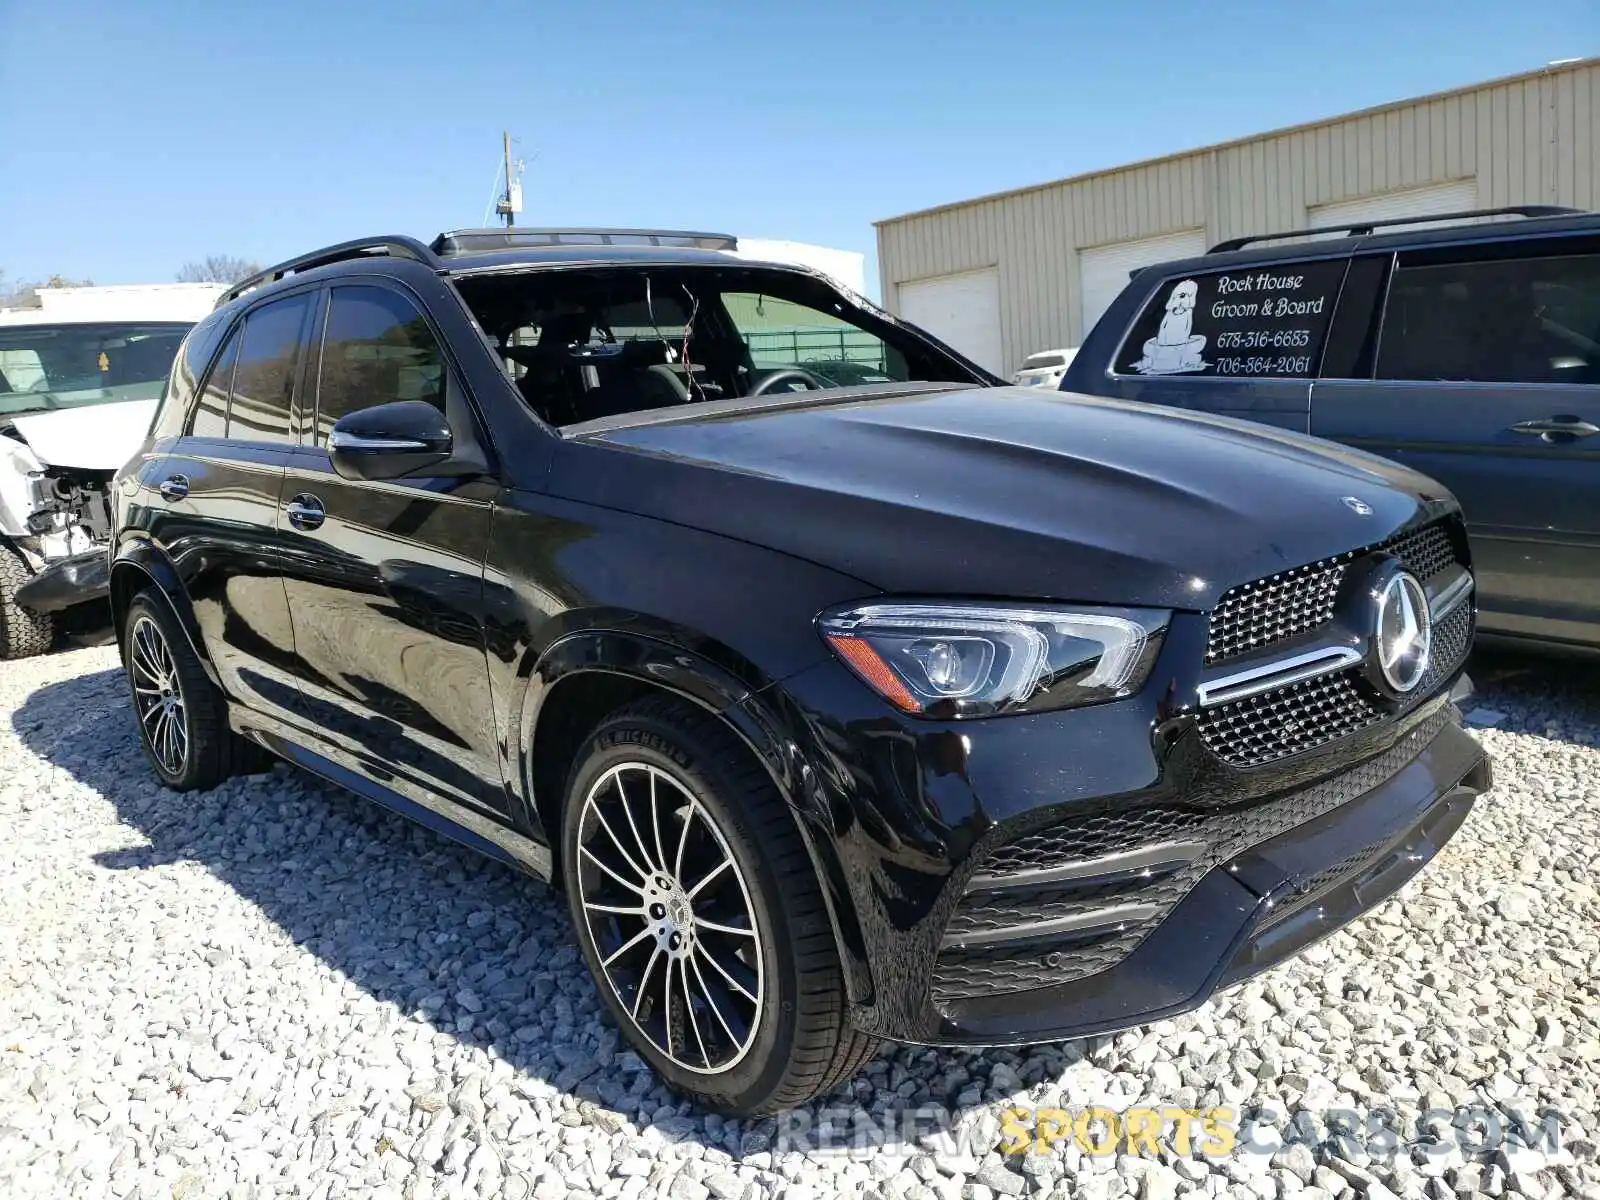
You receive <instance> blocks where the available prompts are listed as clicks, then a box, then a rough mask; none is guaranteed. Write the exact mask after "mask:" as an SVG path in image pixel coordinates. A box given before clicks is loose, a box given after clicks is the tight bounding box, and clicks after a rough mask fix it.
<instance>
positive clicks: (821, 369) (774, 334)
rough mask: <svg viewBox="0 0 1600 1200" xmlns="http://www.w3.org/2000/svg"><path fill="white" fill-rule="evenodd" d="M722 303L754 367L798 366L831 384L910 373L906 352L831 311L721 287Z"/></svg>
mask: <svg viewBox="0 0 1600 1200" xmlns="http://www.w3.org/2000/svg"><path fill="white" fill-rule="evenodd" d="M722 304H723V307H724V308H725V309H726V310H727V313H728V317H729V319H730V320H731V321H732V322H733V324H734V327H735V328H736V329H737V330H738V332H739V337H740V339H741V340H742V341H743V342H744V344H745V348H746V349H747V350H748V352H749V356H750V365H751V366H752V367H754V368H755V369H756V370H757V371H779V370H784V369H785V368H797V369H799V370H802V371H805V372H807V373H808V374H810V375H813V376H816V377H817V378H819V379H821V380H822V381H823V382H824V383H825V384H827V385H828V386H831V387H852V386H855V385H857V384H863V383H889V382H896V383H901V382H904V381H906V380H907V379H909V378H910V375H909V373H908V372H907V369H906V360H905V357H904V355H902V354H901V353H900V352H899V351H898V350H897V349H895V348H894V347H893V346H890V345H888V344H887V343H886V342H885V341H884V340H883V339H882V338H880V337H877V336H876V335H874V334H871V333H869V332H867V331H866V330H865V329H862V328H861V327H860V326H858V325H856V324H855V323H853V322H851V321H847V320H846V319H845V318H843V317H842V316H839V315H837V314H835V313H830V312H823V311H822V310H820V309H816V308H812V307H810V306H809V305H805V304H800V303H797V302H796V301H793V300H785V299H782V298H781V297H778V296H768V295H763V294H762V293H760V292H724V293H723V294H722Z"/></svg>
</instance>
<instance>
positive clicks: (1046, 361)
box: [1022, 354, 1067, 371]
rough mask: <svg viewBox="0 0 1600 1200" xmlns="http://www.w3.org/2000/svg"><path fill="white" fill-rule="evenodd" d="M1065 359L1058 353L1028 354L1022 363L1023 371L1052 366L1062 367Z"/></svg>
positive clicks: (1065, 361) (1041, 369)
mask: <svg viewBox="0 0 1600 1200" xmlns="http://www.w3.org/2000/svg"><path fill="white" fill-rule="evenodd" d="M1066 365H1067V360H1066V359H1064V358H1062V357H1061V355H1059V354H1030V355H1029V356H1028V358H1027V361H1025V362H1024V363H1023V364H1022V369H1023V370H1024V371H1043V370H1046V369H1050V368H1054V367H1064V366H1066Z"/></svg>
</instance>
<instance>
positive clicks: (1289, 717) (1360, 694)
mask: <svg viewBox="0 0 1600 1200" xmlns="http://www.w3.org/2000/svg"><path fill="white" fill-rule="evenodd" d="M1471 640H1472V606H1471V605H1470V604H1463V605H1462V606H1461V607H1460V608H1458V609H1456V610H1455V612H1453V613H1451V614H1450V615H1449V616H1447V617H1445V619H1444V620H1443V621H1440V622H1439V624H1437V625H1435V626H1434V629H1433V662H1432V664H1431V665H1430V666H1429V667H1428V672H1427V674H1426V675H1424V676H1423V679H1422V683H1421V684H1419V685H1418V687H1417V689H1416V691H1415V692H1413V693H1412V697H1413V699H1411V700H1410V701H1409V704H1411V705H1415V704H1417V703H1419V702H1420V701H1421V700H1423V699H1424V698H1425V697H1427V696H1428V695H1430V694H1432V693H1433V692H1434V690H1435V689H1437V688H1438V686H1439V685H1440V684H1441V683H1443V682H1444V680H1445V679H1446V678H1448V677H1449V676H1450V675H1451V674H1452V673H1453V672H1454V671H1455V669H1456V668H1457V667H1458V666H1460V665H1461V660H1462V659H1463V658H1465V657H1466V655H1467V650H1468V648H1469V644H1470V642H1471ZM1358 677H1359V668H1356V667H1352V668H1350V669H1349V670H1347V671H1340V672H1338V673H1337V674H1334V675H1323V676H1320V677H1318V678H1316V679H1307V680H1304V681H1302V682H1300V683H1291V684H1289V685H1288V686H1287V687H1281V688H1274V689H1273V690H1272V691H1270V692H1262V693H1261V694H1260V695H1257V696H1247V697H1245V698H1244V699H1242V700H1234V701H1230V702H1229V703H1227V704H1219V705H1217V707H1215V708H1211V709H1207V710H1206V711H1205V712H1204V713H1202V714H1201V716H1200V737H1201V740H1202V741H1204V742H1205V744H1206V747H1207V748H1208V749H1209V750H1210V751H1211V752H1212V753H1213V754H1215V755H1216V756H1217V757H1218V758H1220V759H1222V760H1223V761H1224V762H1228V763H1232V764H1233V765H1234V766H1236V767H1259V766H1262V765H1264V764H1266V763H1270V762H1276V761H1277V760H1279V759H1281V758H1288V757H1289V756H1290V755H1291V754H1300V753H1303V752H1304V751H1307V750H1314V749H1316V748H1317V747H1319V746H1325V745H1327V744H1328V743H1329V742H1332V741H1337V740H1338V739H1339V738H1342V737H1346V736H1348V735H1349V734H1352V733H1356V732H1358V731H1359V730H1362V729H1365V728H1367V727H1368V726H1369V725H1376V724H1377V723H1378V722H1380V721H1383V720H1385V719H1386V718H1387V716H1388V713H1387V712H1386V710H1384V709H1382V708H1380V707H1378V705H1377V704H1376V703H1374V702H1373V701H1372V700H1370V699H1369V698H1368V696H1367V693H1366V692H1364V691H1363V690H1362V687H1361V685H1360V684H1359V683H1358V682H1357V679H1358Z"/></svg>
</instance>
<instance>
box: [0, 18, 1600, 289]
mask: <svg viewBox="0 0 1600 1200" xmlns="http://www.w3.org/2000/svg"><path fill="white" fill-rule="evenodd" d="M1597 51H1600V4H1597V3H1596V0H1522V2H1519V3H1516V4H1505V3H1495V2H1490V0H1455V2H1453V3H1446V2H1443V0H1342V2H1340V3H1337V4H1331V5H1309V4H1300V3H1283V2H1282V0H1203V2H1196V0H1184V2H1181V3H1179V2H1175V0H1117V2H1115V3H1109V4H1100V5H1095V6H1089V5H1085V4H1080V3H1073V2H1071V0H1049V2H1046V0H1033V2H1025V3H1024V2H1017V3H1010V4H1005V3H992V2H991V3H975V2H970V0H969V2H963V3H949V2H945V0H920V2H919V3H915V4H908V3H902V4H893V3H882V2H879V0H812V2H811V3H806V4H797V3H785V4H774V3H770V2H767V3H763V2H761V0H756V2H755V3H744V4H739V5H733V4H708V3H701V2H699V0H667V2H665V3H653V4H641V3H637V2H636V0H603V2H591V3H584V4H559V5H558V4H551V3H549V2H548V0H531V2H530V0H522V2H520V3H513V2H496V3H471V2H463V0H457V2H455V3H441V2H439V0H424V2H418V0H389V2H387V3H385V4H383V5H344V4H340V3H337V0H316V2H311V0H272V2H271V3H257V2H256V0H235V2H230V0H224V2H220V3H219V2H217V0H208V2H205V3H202V2H200V0H138V2H137V3H129V2H127V0H117V2H115V3H112V2H110V0H0V270H4V271H5V272H6V275H7V276H8V277H9V278H10V279H12V280H16V279H19V278H33V277H38V276H42V275H46V274H49V273H51V272H60V273H62V274H66V275H71V276H91V277H93V278H94V280H95V281H96V282H100V283H126V282H140V281H158V280H167V279H170V278H171V277H172V275H173V273H174V272H175V271H176V270H177V269H178V268H179V266H180V265H181V264H182V263H184V262H185V261H187V260H190V259H196V258H200V257H202V256H204V255H206V254H209V253H227V254H236V255H241V256H245V257H248V258H254V259H257V260H260V261H263V262H270V261H273V260H275V259H279V258H283V257H286V256H288V255H291V254H294V253H298V252H300V251H303V250H306V249H310V248H314V247H315V246H317V245H320V244H323V243H326V242H331V241H337V240H341V239H343V238H346V237H353V236H360V235H364V234H371V233H378V232H406V233H414V234H418V235H422V236H425V237H430V236H431V235H432V234H434V233H436V232H438V231H439V230H441V229H445V228H454V227H461V226H472V225H477V224H479V223H481V220H482V218H483V214H484V209H485V206H486V204H487V203H488V201H489V199H490V195H491V191H492V184H493V175H494V172H495V168H496V163H497V157H498V154H499V147H500V130H501V128H502V127H503V126H509V127H510V128H511V130H512V131H513V133H514V134H515V135H516V136H517V138H518V142H517V144H516V147H515V150H516V153H517V154H518V155H520V156H521V157H522V158H524V159H526V160H527V174H526V190H527V212H526V214H525V216H524V218H523V219H524V222H525V223H527V224H578V225H587V224H615V225H660V226H669V227H693V228H705V229H718V230H726V231H729V232H733V233H742V234H746V235H749V236H762V237H780V238H791V239H795V240H800V241H812V242H820V243H823V244H827V245H834V246H841V247H846V248H849V249H855V250H862V251H866V252H867V253H868V254H869V255H870V254H871V252H872V250H873V230H872V221H873V220H875V219H879V218H883V217H887V216H892V215H895V214H898V213H901V212H905V211H908V210H911V209H916V208H922V207H927V206H929V205H933V204H939V203H943V202H947V201H951V200H959V199H964V198H968V197H971V196H976V195H979V194H981V193H984V192H991V191H996V190H1000V189H1004V188H1009V187H1016V186H1020V185H1025V184H1029V183H1035V182H1041V181H1044V180H1048V179H1053V178H1059V177H1062V176H1065V175H1071V174H1076V173H1078V172H1081V171H1087V170H1093V169H1095V168H1099V167H1106V166H1113V165H1116V164H1118V163H1124V162H1129V161H1132V160H1134V159H1139V158H1146V157H1150V156H1152V155H1158V154H1165V153H1169V152H1172V151H1176V150H1182V149H1185V148H1187V147H1192V146H1197V145H1201V144H1204V143H1207V142H1214V141H1219V140H1223V139H1226V138H1230V137H1236V136H1240V135H1244V134H1249V133H1253V132H1257V131H1261V130H1265V129H1270V128H1273V127H1277V126H1281V125H1288V124H1293V123H1296V122H1299V121H1304V120H1309V119H1313V118H1317V117H1322V116H1328V115H1333V114H1337V113H1340V112H1344V111H1348V110H1350V109H1352V108H1358V107H1363V106H1367V105H1371V104H1378V103H1383V102H1385V101H1389V100H1398V99H1403V98H1405V97H1407V96H1412V95H1416V94H1420V93H1423V92H1428V91H1435V90H1439V89H1441V88H1447V87H1452V86H1457V85H1461V84H1468V83H1473V82H1477V81H1479V80H1483V79H1487V78H1491V77H1494V76H1498V75H1505V74H1510V73H1514V72H1518V71H1523V70H1529V69H1532V68H1536V67H1539V66H1541V65H1543V64H1545V63H1546V62H1548V61H1550V60H1551V59H1556V58H1564V57H1570V56H1576V55H1585V54H1593V53H1596V52H1597ZM875 273H876V269H875V267H873V266H869V278H872V277H873V276H875Z"/></svg>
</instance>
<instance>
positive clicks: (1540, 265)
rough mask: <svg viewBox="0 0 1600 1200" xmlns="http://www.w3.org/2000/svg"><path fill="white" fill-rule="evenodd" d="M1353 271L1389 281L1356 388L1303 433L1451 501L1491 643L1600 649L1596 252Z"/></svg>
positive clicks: (1571, 247) (1539, 250)
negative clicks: (1370, 457) (1402, 471)
mask: <svg viewBox="0 0 1600 1200" xmlns="http://www.w3.org/2000/svg"><path fill="white" fill-rule="evenodd" d="M1358 270H1359V271H1360V272H1362V273H1363V274H1364V275H1370V276H1371V277H1373V278H1381V276H1382V275H1383V274H1385V273H1387V274H1388V285H1387V289H1386V292H1385V291H1383V290H1381V289H1380V290H1379V291H1378V292H1377V295H1378V296H1379V297H1380V301H1379V302H1376V303H1375V304H1374V305H1373V306H1371V308H1370V313H1369V320H1368V324H1369V325H1370V330H1371V333H1370V336H1369V337H1368V338H1367V339H1366V340H1367V347H1368V348H1367V350H1366V352H1365V353H1363V354H1358V355H1355V356H1352V358H1351V359H1350V373H1351V374H1355V375H1359V376H1361V378H1356V379H1323V380H1319V381H1318V382H1317V384H1316V386H1315V389H1314V393H1313V405H1312V431H1313V432H1314V433H1317V434H1319V435H1321V436H1323V437H1330V438H1336V439H1338V440H1339V441H1343V442H1347V443H1349V444H1351V445H1354V446H1360V447H1362V448H1363V449H1367V450H1371V451H1373V452H1375V453H1378V454H1382V455H1384V456H1386V457H1389V458H1393V459H1396V460H1398V461H1400V462H1403V463H1405V464H1406V465H1407V466H1411V467H1414V468H1416V469H1417V470H1419V471H1422V472H1425V473H1426V474H1429V475H1432V476H1434V477H1435V478H1437V479H1438V480H1440V481H1441V482H1442V483H1444V484H1445V485H1446V486H1447V487H1449V488H1450V490H1451V491H1453V492H1454V493H1455V494H1456V497H1457V498H1458V499H1459V500H1460V501H1461V506H1462V509H1463V511H1464V512H1465V514H1466V518H1467V522H1468V526H1469V530H1470V533H1471V535H1472V540H1473V553H1474V557H1475V560H1476V566H1477V576H1478V587H1479V603H1480V606H1481V609H1482V617H1481V621H1480V624H1481V627H1482V628H1483V629H1484V630H1485V631H1488V632H1497V633H1503V634H1513V635H1521V636H1529V637H1536V638H1542V639H1551V640H1562V641H1579V642H1591V643H1593V642H1600V238H1586V239H1570V238H1569V239H1561V240H1559V241H1556V240H1553V239H1526V240H1518V241H1506V242H1500V243H1495V244H1492V245H1480V246H1468V247H1460V246H1457V247H1444V248H1433V249H1428V250H1418V251H1411V252H1403V253H1401V254H1399V255H1397V256H1394V257H1393V259H1392V260H1391V258H1390V256H1387V255H1385V256H1382V257H1381V258H1375V259H1367V260H1363V262H1362V263H1361V264H1360V265H1359V267H1358ZM1352 277H1353V278H1354V275H1353V276H1352ZM1352 311H1353V310H1352ZM1342 321H1343V311H1342V310H1341V322H1342ZM1328 366H1329V369H1330V371H1331V370H1333V369H1334V367H1335V364H1334V362H1333V360H1332V357H1331V356H1330V361H1329V364H1328Z"/></svg>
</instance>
